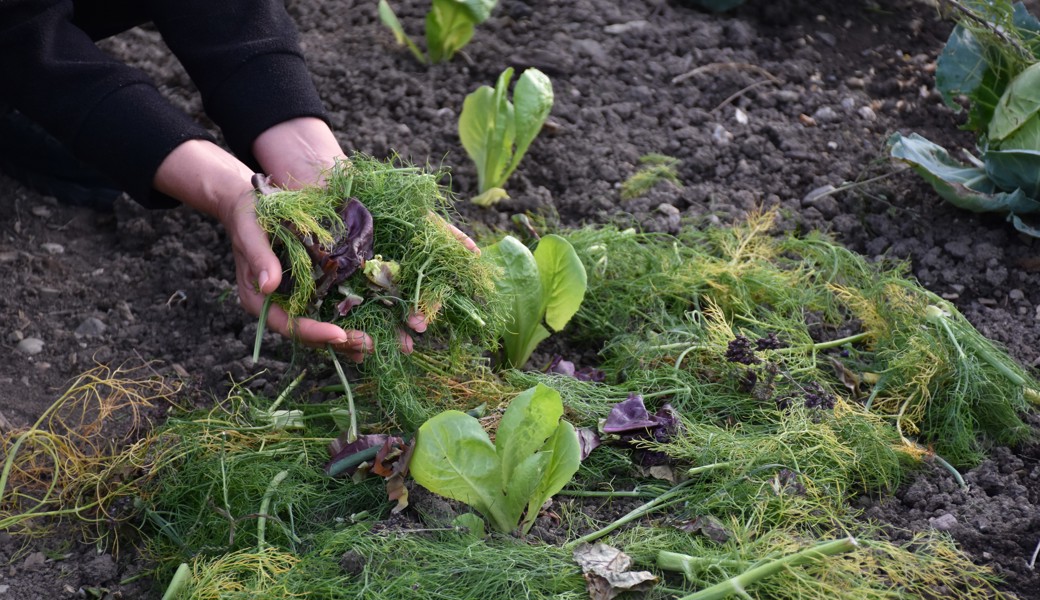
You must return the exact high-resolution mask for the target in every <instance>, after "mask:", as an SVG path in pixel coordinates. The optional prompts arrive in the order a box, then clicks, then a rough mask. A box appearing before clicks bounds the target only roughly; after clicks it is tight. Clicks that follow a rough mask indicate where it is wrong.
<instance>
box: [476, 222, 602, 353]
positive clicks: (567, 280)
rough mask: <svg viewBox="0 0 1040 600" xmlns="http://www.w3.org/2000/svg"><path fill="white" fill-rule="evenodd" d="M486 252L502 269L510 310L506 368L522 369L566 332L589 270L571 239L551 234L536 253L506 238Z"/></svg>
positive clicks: (504, 334)
mask: <svg viewBox="0 0 1040 600" xmlns="http://www.w3.org/2000/svg"><path fill="white" fill-rule="evenodd" d="M485 253H486V254H487V255H488V257H489V258H490V259H491V260H492V261H494V262H495V263H496V264H497V265H498V266H499V268H500V275H499V277H498V279H497V281H496V285H497V289H498V292H499V294H500V297H501V298H502V300H503V302H504V303H505V304H506V306H507V309H508V311H509V319H508V321H507V322H506V323H505V326H504V328H503V329H502V337H503V339H504V347H505V359H506V361H505V362H506V364H508V365H509V366H511V367H514V368H520V367H523V366H524V364H526V363H527V361H528V359H529V358H530V357H531V353H532V352H534V349H535V348H536V347H537V346H538V344H540V343H541V342H542V341H544V340H545V339H546V338H547V337H549V335H550V332H549V329H552V330H553V331H560V330H562V329H563V328H564V327H565V326H566V325H567V323H568V322H569V321H570V319H571V317H573V316H574V314H575V313H576V312H578V309H579V308H580V307H581V303H582V300H583V299H584V298H585V288H586V285H587V276H586V273H585V266H584V265H582V263H581V259H580V258H578V255H577V254H576V253H575V252H574V248H573V247H572V246H571V244H570V242H568V241H567V240H566V239H564V238H562V237H560V236H558V235H555V234H550V235H546V236H544V237H542V238H541V239H540V240H539V241H538V246H537V247H536V248H535V251H534V252H533V253H532V252H531V251H530V250H528V248H527V246H525V245H524V244H522V243H521V242H520V241H519V240H517V239H516V238H514V237H512V236H506V237H505V238H503V239H502V240H500V241H499V242H498V243H496V244H494V245H493V246H490V247H488V248H487V249H486V251H485Z"/></svg>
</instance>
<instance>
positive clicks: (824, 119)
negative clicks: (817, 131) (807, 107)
mask: <svg viewBox="0 0 1040 600" xmlns="http://www.w3.org/2000/svg"><path fill="white" fill-rule="evenodd" d="M812 118H813V120H815V121H816V122H817V123H833V122H834V121H837V120H839V119H841V115H839V114H838V111H836V110H834V109H833V108H831V107H829V106H824V107H822V108H820V109H819V110H817V111H816V112H814V113H813V116H812Z"/></svg>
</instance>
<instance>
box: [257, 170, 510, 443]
mask: <svg viewBox="0 0 1040 600" xmlns="http://www.w3.org/2000/svg"><path fill="white" fill-rule="evenodd" d="M438 179H439V176H438V174H436V173H430V172H426V171H423V170H421V169H419V168H416V167H408V166H399V165H395V164H394V163H393V161H390V162H384V161H378V160H375V159H373V158H371V157H367V156H364V155H355V156H354V157H352V158H351V160H349V161H342V162H340V163H338V164H337V165H336V166H335V167H334V168H333V169H331V170H330V171H329V172H328V173H326V176H325V185H324V186H321V187H318V186H311V187H305V188H303V189H300V190H285V189H279V188H271V187H270V186H267V185H264V184H263V182H262V181H255V182H254V183H255V184H257V192H258V193H257V202H256V212H257V220H258V222H259V223H260V225H261V227H263V228H264V230H266V231H267V232H268V234H269V235H270V236H271V238H272V245H273V247H274V249H275V251H276V252H277V253H279V254H280V257H281V258H282V260H283V263H284V264H287V265H288V269H287V272H286V273H285V274H284V275H283V279H282V285H281V286H279V289H278V290H277V291H276V292H275V294H273V295H272V296H271V301H273V302H275V303H277V304H278V305H280V306H282V307H283V308H284V309H285V310H286V312H287V313H288V314H289V315H290V316H291V317H308V318H313V319H317V320H320V321H327V322H333V323H335V324H337V325H340V326H342V327H344V328H345V329H356V330H360V331H364V332H366V333H368V334H369V335H370V336H371V337H372V339H373V341H374V343H375V348H374V354H373V355H372V356H370V357H369V358H367V359H366V360H365V361H364V366H363V369H364V372H365V373H366V374H367V375H370V376H371V378H372V379H373V380H374V381H378V382H380V385H381V395H380V397H381V403H382V405H383V408H384V410H386V411H387V413H388V415H389V416H391V417H392V418H395V419H397V420H398V421H399V422H400V424H401V425H408V426H413V427H414V426H416V425H418V424H419V423H420V422H422V421H423V420H424V419H425V418H427V417H429V416H430V413H429V412H428V411H424V410H423V408H422V407H421V406H420V405H419V403H418V401H417V399H416V398H414V397H411V396H410V395H409V394H408V392H409V388H408V387H407V386H401V385H400V382H401V381H403V380H407V379H409V378H410V377H412V376H413V373H414V371H415V369H414V365H412V364H411V363H410V361H408V359H407V358H406V356H405V355H404V354H403V353H402V352H401V349H400V345H399V342H398V340H399V334H398V331H399V330H401V329H403V328H405V321H406V319H407V318H408V317H409V316H410V315H418V314H421V315H425V318H426V323H427V327H428V329H427V331H426V332H425V334H424V336H423V337H424V338H425V342H426V344H427V345H428V346H430V347H433V348H436V349H437V350H439V351H440V352H439V353H438V355H437V358H436V359H433V358H432V355H428V357H429V359H430V360H433V361H434V363H435V364H433V365H430V364H428V365H427V366H428V367H437V366H439V368H442V369H446V370H454V369H458V368H460V365H461V364H462V363H463V362H465V361H467V360H472V359H473V358H475V357H479V356H480V355H481V354H482V352H483V351H484V350H486V349H490V348H494V347H495V344H496V343H497V340H496V337H495V335H496V332H497V331H498V330H499V327H500V324H501V321H502V318H503V317H502V316H501V310H500V308H498V307H497V305H496V304H495V302H494V280H493V276H494V270H493V267H492V265H491V264H490V263H489V262H488V261H486V260H482V259H481V258H480V257H479V256H478V255H477V254H475V253H472V252H470V251H468V250H467V249H466V248H465V247H464V246H463V245H462V244H461V243H460V242H459V240H458V239H457V238H456V237H455V236H454V235H453V233H452V231H450V229H449V226H448V221H447V219H448V218H449V208H450V204H449V199H448V198H447V196H446V193H445V190H444V189H443V188H442V187H441V186H440V185H439V184H438ZM410 333H414V332H410ZM258 340H259V337H258ZM258 343H259V341H258ZM333 358H335V357H334V356H333Z"/></svg>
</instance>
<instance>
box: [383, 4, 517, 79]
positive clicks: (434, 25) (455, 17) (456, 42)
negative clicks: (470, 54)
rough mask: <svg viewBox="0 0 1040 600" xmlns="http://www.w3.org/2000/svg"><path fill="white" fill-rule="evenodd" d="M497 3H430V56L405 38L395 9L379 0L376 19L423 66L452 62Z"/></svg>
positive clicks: (427, 29) (406, 36) (427, 25)
mask: <svg viewBox="0 0 1040 600" xmlns="http://www.w3.org/2000/svg"><path fill="white" fill-rule="evenodd" d="M497 4H498V0H433V3H432V5H431V6H430V11H429V12H428V13H426V48H427V51H428V53H429V56H427V55H426V54H423V52H422V50H420V49H419V46H418V45H416V43H415V42H413V41H412V40H411V38H409V37H408V35H407V34H406V33H405V31H404V27H403V26H402V25H401V21H400V20H398V18H397V14H396V13H394V9H393V8H391V7H390V4H389V3H388V2H387V1H386V0H379V20H381V21H382V22H383V24H384V25H386V26H387V27H389V28H390V30H391V31H392V32H393V33H394V38H395V39H396V40H397V43H398V44H402V45H404V46H405V47H407V48H408V50H409V52H411V53H412V55H413V56H415V59H416V60H418V61H419V62H421V63H423V64H427V63H431V62H432V63H442V62H447V61H449V60H451V59H452V57H453V56H455V54H456V53H457V52H458V51H459V50H461V49H463V48H464V47H465V46H466V44H468V43H469V41H470V40H471V39H472V38H473V29H474V27H475V26H476V25H479V24H481V23H483V22H484V21H486V20H487V19H488V17H490V16H491V11H492V10H494V8H495V5H497Z"/></svg>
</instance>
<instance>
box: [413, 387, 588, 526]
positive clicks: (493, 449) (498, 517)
mask: <svg viewBox="0 0 1040 600" xmlns="http://www.w3.org/2000/svg"><path fill="white" fill-rule="evenodd" d="M562 416H563V401H562V400H561V398H560V394H559V392H557V391H556V390H554V389H552V388H550V387H546V386H544V385H542V384H538V385H537V386H535V387H533V388H530V389H528V390H526V391H524V392H522V393H520V394H519V395H518V396H517V397H516V398H513V400H512V401H511V402H510V403H509V407H508V408H506V411H505V414H504V415H502V420H501V421H500V422H499V425H498V431H497V432H496V434H495V441H494V442H492V441H491V439H490V438H489V437H488V434H487V432H485V431H484V429H483V427H481V425H480V421H478V420H477V419H475V418H473V417H471V416H469V415H467V414H465V413H463V412H459V411H455V410H449V411H446V412H443V413H441V414H439V415H437V416H435V417H433V418H432V419H430V420H429V421H427V422H426V423H424V424H423V425H422V426H421V427H420V428H419V432H418V433H417V434H416V439H415V449H414V451H413V453H412V458H411V462H410V464H409V469H410V471H411V474H412V477H413V478H414V479H415V481H416V482H417V483H418V484H419V485H421V486H423V487H424V488H426V489H428V490H430V491H431V492H433V493H435V494H440V495H441V496H446V497H448V498H452V499H454V500H458V501H460V502H463V503H465V504H468V505H469V506H471V507H473V508H474V509H476V510H477V511H478V512H480V513H481V514H482V515H484V516H485V517H487V519H488V521H490V523H491V526H492V527H493V528H494V529H495V530H496V531H499V532H501V533H512V532H513V531H515V530H516V529H517V528H518V527H521V526H522V530H523V533H525V534H526V533H527V532H528V531H530V530H531V526H532V525H534V521H535V519H536V518H537V517H538V511H539V509H540V508H541V506H542V505H543V504H544V503H545V501H546V500H548V499H549V498H551V497H552V496H553V494H555V493H556V492H559V491H560V490H561V489H563V486H564V485H566V484H567V482H569V481H570V480H571V478H572V477H573V476H574V473H576V472H577V471H578V466H579V464H580V462H581V451H580V448H579V445H578V434H577V433H576V432H575V431H574V427H573V426H572V425H571V424H570V423H568V422H567V421H563V420H561V417H562ZM521 518H522V519H523V522H522V523H521Z"/></svg>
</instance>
